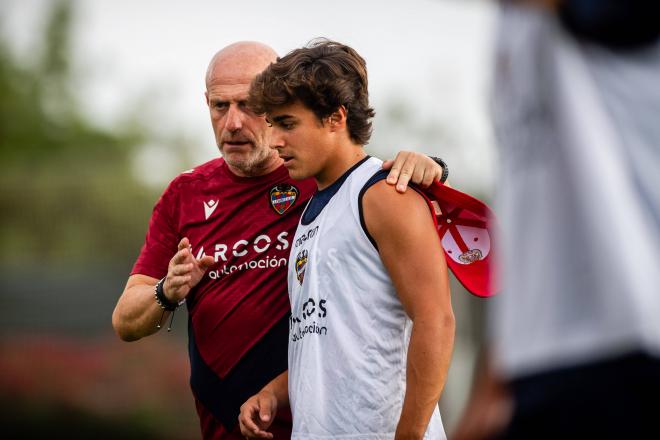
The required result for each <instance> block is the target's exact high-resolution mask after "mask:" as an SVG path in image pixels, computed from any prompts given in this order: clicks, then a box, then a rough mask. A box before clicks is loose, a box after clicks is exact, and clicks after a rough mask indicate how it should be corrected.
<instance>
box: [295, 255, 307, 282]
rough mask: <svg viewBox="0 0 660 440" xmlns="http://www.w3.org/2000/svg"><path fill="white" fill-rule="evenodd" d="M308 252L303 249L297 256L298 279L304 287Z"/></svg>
mask: <svg viewBox="0 0 660 440" xmlns="http://www.w3.org/2000/svg"><path fill="white" fill-rule="evenodd" d="M307 255H308V254H307V250H306V249H303V250H302V251H300V252H298V255H296V278H298V282H299V283H300V285H301V286H302V283H303V280H304V279H305V268H306V267H307Z"/></svg>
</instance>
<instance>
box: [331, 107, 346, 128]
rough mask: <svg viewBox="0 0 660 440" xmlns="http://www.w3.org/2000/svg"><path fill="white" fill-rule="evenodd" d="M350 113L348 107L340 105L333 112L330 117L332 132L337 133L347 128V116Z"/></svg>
mask: <svg viewBox="0 0 660 440" xmlns="http://www.w3.org/2000/svg"><path fill="white" fill-rule="evenodd" d="M347 114H348V112H347V111H346V107H344V106H343V105H340V106H339V107H338V108H337V110H335V111H334V112H332V114H330V116H328V125H329V126H330V131H337V130H338V129H341V128H344V127H346V116H347Z"/></svg>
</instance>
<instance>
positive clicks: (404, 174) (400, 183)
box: [396, 168, 412, 193]
mask: <svg viewBox="0 0 660 440" xmlns="http://www.w3.org/2000/svg"><path fill="white" fill-rule="evenodd" d="M411 176H412V170H411V169H410V168H403V169H402V170H401V173H400V174H399V178H398V179H397V182H396V190H397V191H398V192H400V193H404V192H406V189H407V188H408V182H410V177H411Z"/></svg>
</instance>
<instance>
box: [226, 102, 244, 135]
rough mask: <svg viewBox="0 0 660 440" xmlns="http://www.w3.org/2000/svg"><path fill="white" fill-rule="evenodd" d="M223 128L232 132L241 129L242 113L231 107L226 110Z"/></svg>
mask: <svg viewBox="0 0 660 440" xmlns="http://www.w3.org/2000/svg"><path fill="white" fill-rule="evenodd" d="M225 128H226V129H227V130H228V131H232V132H233V131H238V130H240V129H241V128H243V112H242V111H240V110H239V109H238V108H236V107H235V106H233V105H230V106H229V110H227V120H226V121H225Z"/></svg>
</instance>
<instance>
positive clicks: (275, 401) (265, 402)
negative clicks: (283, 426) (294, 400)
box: [238, 370, 289, 439]
mask: <svg viewBox="0 0 660 440" xmlns="http://www.w3.org/2000/svg"><path fill="white" fill-rule="evenodd" d="M287 406H289V372H288V370H287V371H285V372H284V373H282V374H280V375H279V376H277V377H276V378H275V379H273V380H271V381H270V382H269V383H268V385H266V386H265V387H263V388H262V390H261V391H259V392H258V393H257V394H255V395H254V396H252V397H250V398H249V399H248V400H246V401H245V403H244V404H243V405H241V413H240V414H239V416H238V423H239V426H240V428H241V434H242V435H244V436H245V438H268V439H270V438H273V434H271V433H270V432H268V431H266V430H267V429H268V427H269V426H270V425H271V423H273V419H274V418H275V415H276V414H277V409H278V408H283V407H287Z"/></svg>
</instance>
